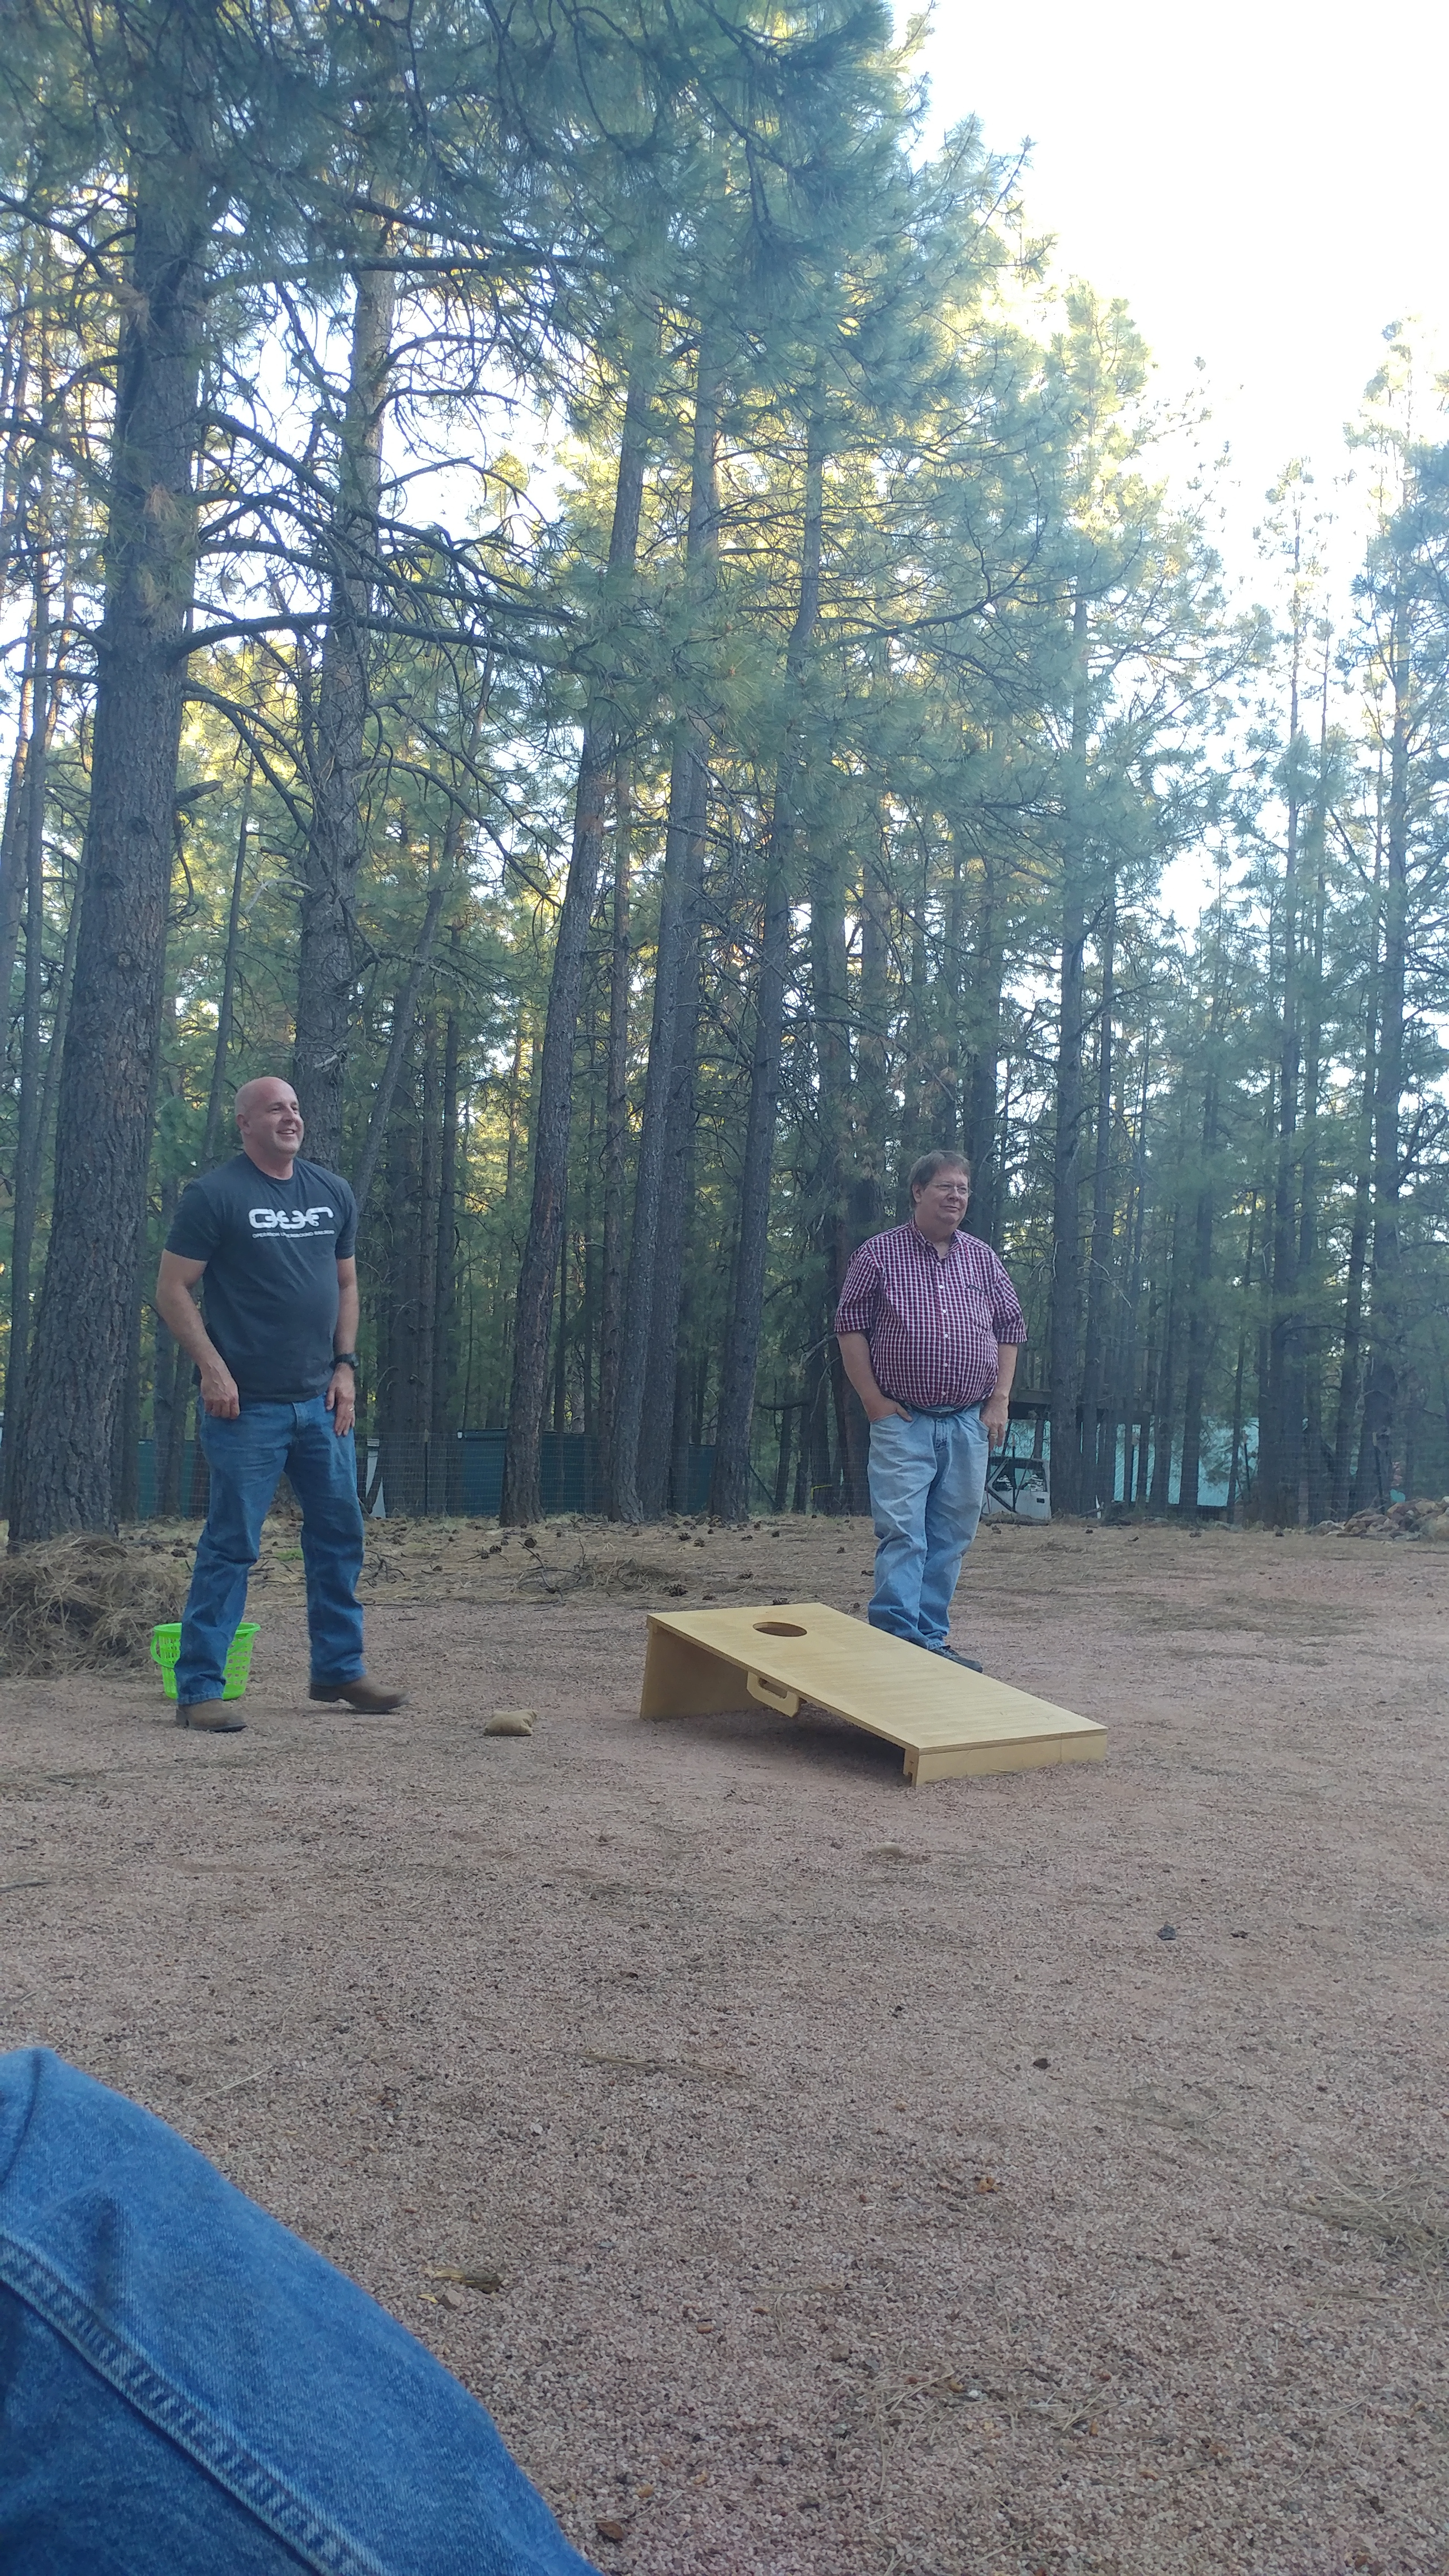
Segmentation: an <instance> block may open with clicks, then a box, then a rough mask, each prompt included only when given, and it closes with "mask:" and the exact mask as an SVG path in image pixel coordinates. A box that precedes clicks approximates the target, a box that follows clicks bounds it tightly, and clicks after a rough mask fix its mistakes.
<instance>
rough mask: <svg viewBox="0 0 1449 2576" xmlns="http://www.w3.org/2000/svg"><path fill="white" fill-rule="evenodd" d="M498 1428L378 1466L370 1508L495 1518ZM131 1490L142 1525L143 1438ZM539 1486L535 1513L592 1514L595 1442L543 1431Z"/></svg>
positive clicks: (499, 1477) (707, 1446)
mask: <svg viewBox="0 0 1449 2576" xmlns="http://www.w3.org/2000/svg"><path fill="white" fill-rule="evenodd" d="M507 1446H508V1434H507V1432H506V1431H462V1432H457V1433H455V1434H454V1436H453V1438H452V1439H451V1440H448V1441H423V1442H421V1443H416V1444H413V1445H411V1446H410V1447H409V1448H407V1449H403V1450H400V1451H399V1452H398V1454H397V1455H395V1456H394V1457H392V1458H384V1459H383V1461H382V1479H381V1486H380V1490H379V1493H378V1496H377V1501H376V1503H375V1504H374V1509H377V1508H378V1506H379V1505H380V1506H381V1507H382V1508H383V1509H384V1510H386V1511H390V1512H391V1513H392V1514H393V1515H394V1517H396V1516H397V1515H398V1514H399V1513H407V1512H420V1511H433V1512H453V1513H457V1514H461V1515H463V1516H464V1517H467V1518H472V1519H478V1520H495V1519H496V1518H497V1516H498V1506H499V1504H500V1503H501V1501H502V1499H503V1460H504V1454H505V1451H506V1449H507ZM191 1464H192V1443H191V1442H190V1441H189V1440H188V1441H187V1443H186V1445H185V1448H184V1449H183V1450H182V1453H181V1500H182V1509H183V1510H184V1509H185V1507H186V1503H187V1500H188V1498H189V1496H190V1493H191ZM137 1465H138V1475H137V1487H138V1492H139V1497H140V1512H141V1518H142V1519H143V1520H150V1519H152V1517H153V1516H154V1514H155V1510H156V1453H155V1444H154V1442H152V1441H150V1440H143V1441H141V1442H140V1444H139V1447H138V1452H137ZM376 1466H377V1443H376V1441H373V1442H371V1443H370V1444H369V1449H368V1473H369V1483H370V1482H371V1479H372V1475H373V1472H374V1471H375V1469H376ZM713 1470H714V1445H713V1443H712V1442H708V1441H707V1442H705V1443H704V1444H703V1446H700V1445H698V1444H691V1447H690V1452H689V1495H688V1500H687V1504H686V1509H687V1510H689V1511H691V1512H702V1511H704V1510H706V1509H707V1507H708V1504H709V1480H710V1477H711V1475H712V1473H713ZM539 1485H540V1489H541V1494H542V1501H543V1508H544V1511H545V1512H546V1513H550V1512H596V1511H598V1510H599V1509H600V1508H601V1505H600V1500H599V1444H598V1441H597V1440H596V1439H595V1438H594V1437H593V1436H592V1434H586V1433H584V1432H582V1431H545V1433H544V1434H543V1438H542V1441H541V1443H540V1455H539Z"/></svg>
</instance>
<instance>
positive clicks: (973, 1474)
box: [867, 1406, 991, 1648]
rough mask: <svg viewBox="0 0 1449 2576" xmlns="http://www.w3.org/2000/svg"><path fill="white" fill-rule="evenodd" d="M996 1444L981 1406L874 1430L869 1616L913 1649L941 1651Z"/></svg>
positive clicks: (891, 1420)
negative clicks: (872, 1570)
mask: <svg viewBox="0 0 1449 2576" xmlns="http://www.w3.org/2000/svg"><path fill="white" fill-rule="evenodd" d="M990 1456H991V1442H990V1439H989V1438H988V1436H987V1433H986V1432H985V1430H984V1429H983V1428H982V1422H981V1415H980V1412H979V1410H978V1409H977V1408H976V1407H974V1406H973V1407H971V1408H970V1409H969V1410H967V1411H966V1412H963V1413H952V1414H948V1415H946V1416H945V1417H944V1418H943V1419H941V1420H937V1419H936V1418H935V1417H934V1416H933V1415H931V1414H929V1413H913V1414H912V1415H911V1418H910V1420H909V1422H904V1421H902V1419H901V1417H900V1415H899V1414H898V1413H885V1414H882V1416H881V1418H880V1420H879V1422H873V1423H872V1424H871V1426H870V1467H869V1481H870V1508H871V1514H872V1517H873V1519H874V1521H875V1535H876V1541H877V1545H876V1551H875V1592H874V1595H873V1596H872V1599H871V1604H870V1609H869V1612H868V1613H867V1615H868V1617H869V1620H870V1624H871V1626H872V1627H873V1628H887V1629H889V1631H890V1633H891V1635H892V1636H893V1637H905V1638H907V1639H908V1640H909V1642H910V1643H911V1644H912V1645H913V1646H930V1647H932V1648H935V1647H940V1646H944V1644H945V1643H946V1639H947V1637H948V1636H949V1634H950V1627H951V1595H952V1593H953V1592H954V1591H955V1589H956V1578H957V1576H958V1575H959V1573H960V1571H961V1559H962V1557H963V1556H964V1555H965V1553H966V1550H967V1549H968V1547H969V1546H970V1544H971V1542H972V1540H973V1538H974V1537H975V1536H976V1524H977V1522H978V1521H979V1520H980V1518H981V1503H982V1498H983V1496H984V1494H985V1492H986V1469H987V1464H988V1462H989V1459H990Z"/></svg>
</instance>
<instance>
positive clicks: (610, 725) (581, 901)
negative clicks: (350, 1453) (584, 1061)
mask: <svg viewBox="0 0 1449 2576" xmlns="http://www.w3.org/2000/svg"><path fill="white" fill-rule="evenodd" d="M652 373H653V367H652V353H651V355H650V358H649V360H647V361H646V360H645V359H643V358H640V359H637V360H636V362H635V364H634V366H633V368H632V369H631V371H630V376H629V392H628V396H627V399H626V401H625V405H624V423H623V429H622V431H621V434H620V439H619V463H618V469H617V474H616V479H615V485H614V518H613V525H612V527H611V528H610V531H609V562H608V573H607V577H606V584H605V598H606V603H607V608H608V613H609V615H610V617H611V618H614V619H617V618H620V617H622V616H623V614H624V613H625V612H626V609H627V604H628V597H629V594H630V593H631V591H632V588H633V578H634V567H635V562H636V559H637V556H638V551H639V520H640V514H641V511H642V508H643V498H644V469H645V465H646V462H647V460H648V452H649V400H650V386H651V379H652ZM607 649H608V648H607V647H606V650H607ZM611 679H612V674H611V673H610V672H609V671H608V670H607V669H606V670H605V671H604V673H603V674H602V675H601V677H600V680H599V681H598V683H597V684H596V687H595V689H594V691H593V693H592V702H591V704H590V706H589V709H588V713H587V716H586V720H585V725H584V739H583V747H582V750H581V753H580V757H579V776H578V789H577V793H576V795H575V799H574V834H573V848H572V851H571V853H570V857H569V871H568V877H567V880H566V882H565V885H564V895H563V903H562V905H561V907H560V910H559V919H558V931H557V935H556V939H555V944H554V954H553V973H552V976H551V978H550V981H549V993H548V1016H547V1019H546V1021H545V1023H544V1033H543V1061H542V1064H541V1066H540V1069H539V1084H538V1103H537V1108H536V1110H535V1113H534V1130H533V1200H532V1205H531V1207H530V1210H529V1219H528V1233H527V1235H526V1237H525V1239H524V1246H523V1260H522V1263H521V1264H520V1268H519V1276H518V1293H517V1297H516V1300H515V1305H514V1331H513V1381H512V1386H511V1389H510V1392H509V1398H508V1452H507V1462H506V1465H505V1468H504V1477H503V1501H502V1506H501V1509H500V1512H499V1518H500V1520H501V1521H503V1522H505V1523H510V1524H513V1525H515V1526H517V1525H519V1524H526V1523H528V1522H530V1521H536V1520H537V1519H538V1518H539V1517H540V1514H541V1511H542V1501H541V1496H540V1486H539V1460H540V1452H539V1437H540V1434H541V1432H542V1429H543V1410H544V1399H545V1389H546V1385H547V1375H548V1325H549V1314H550V1311H551V1307H552V1301H553V1286H554V1281H555V1279H556V1277H557V1275H558V1266H559V1259H560V1247H561V1244H562V1239H563V1221H564V1200H565V1197H566V1195H567V1191H568V1163H569V1138H570V1135H571V1133H572V1126H573V1075H574V1045H575V1040H576V1037H577V1034H578V1022H579V1003H580V999H581V996H582V993H583V980H584V961H585V958H586V956H587V954H588V946H589V935H590V931H591V929H592V925H593V918H594V903H595V898H596V896H597V892H598V883H599V864H600V860H601V858H602V855H603V846H604V809H605V799H606V793H607V788H608V783H609V778H610V774H611V772H612V770H613V768H614V766H615V763H616V761H617V759H618V757H619V752H620V747H621V717H620V713H619V710H618V707H617V705H616V703H615V702H614V699H613V696H612V693H611Z"/></svg>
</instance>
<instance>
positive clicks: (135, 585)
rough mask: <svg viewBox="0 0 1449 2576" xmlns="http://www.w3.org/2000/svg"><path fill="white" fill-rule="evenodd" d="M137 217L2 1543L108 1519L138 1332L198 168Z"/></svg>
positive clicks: (176, 733)
mask: <svg viewBox="0 0 1449 2576" xmlns="http://www.w3.org/2000/svg"><path fill="white" fill-rule="evenodd" d="M186 42H187V38H186V36H185V33H184V31H183V33H182V34H181V36H180V38H179V43H180V45H182V46H184V45H185V44H186ZM169 104H170V107H171V112H172V113H173V114H174V116H175V117H176V119H177V122H178V123H181V122H182V121H184V119H185V117H186V116H187V115H189V114H190V113H192V112H193V110H194V109H195V108H196V107H197V106H198V104H199V101H198V99H197V97H196V95H195V94H194V92H193V90H192V87H191V72H190V64H189V62H188V61H186V60H184V59H183V60H182V61H181V62H180V64H179V66H178V80H177V86H176V93H175V96H174V98H173V100H172V101H171V102H169ZM168 183H169V185H168ZM133 204H134V217H133V222H134V231H133V249H132V258H131V271H130V281H129V282H130V288H131V293H130V296H129V298H128V301H127V305H126V311H125V318H124V322H123V325H122V332H121V347H120V363H119V369H118V376H117V390H116V405H115V422H114V431H113V444H112V469H111V491H110V503H109V518H108V529H107V539H106V562H107V575H108V578H107V594H106V603H105V609H104V613H103V617H102V623H101V631H100V635H99V638H98V644H97V666H98V676H97V686H96V701H95V718H94V727H93V735H92V754H91V795H90V809H89V817H88V821H87V827H86V845H85V864H84V869H83V873H82V877H81V888H80V897H79V900H80V904H81V920H80V928H79V932H78V939H77V950H76V979H75V1003H74V1006H73V1008H72V1011H71V1015H70V1021H69V1025H68V1028H67V1031H66V1045H65V1057H64V1062H63V1065H62V1069H61V1079H60V1096H59V1106H58V1117H57V1135H56V1154H55V1187H54V1198H53V1205H52V1215H51V1231H50V1247H49V1253H48V1257H47V1260H46V1269H45V1283H44V1286H43V1288H42V1290H41V1295H40V1303H39V1312H38V1315H37V1318H36V1328H35V1338H34V1345H33V1352H32V1357H31V1362H30V1372H29V1385H28V1391H27V1401H26V1406H25V1412H24V1416H23V1418H22V1421H21V1424H20V1426H19V1431H18V1435H17V1447H18V1456H16V1458H15V1461H14V1468H13V1475H12V1483H11V1498H12V1512H11V1523H10V1543H11V1546H12V1548H14V1547H18V1546H22V1545H24V1544H26V1543H27V1542H28V1541H30V1540H34V1539H42V1538H51V1537H54V1536H55V1535H56V1534H57V1532H59V1531H61V1530H64V1529H103V1528H105V1527H107V1526H108V1525H109V1524H110V1521H111V1518H112V1508H113V1502H114V1499H115V1485H114V1459H115V1452H116V1444H117V1429H118V1422H119V1419H120V1415H121V1411H122V1401H123V1396H124V1393H125V1385H126V1377H127V1366H128V1361H129V1358H130V1354H131V1349H132V1345H133V1341H134V1339H135V1335H136V1330H137V1311H138V1310H137V1295H136V1290H137V1277H138V1268H139V1262H140V1256H141V1251H142V1246H143V1242H144V1222H145V1205H146V1169H147V1162H148V1159H149V1153H150V1143H151V1105H152V1099H153V1094H154V1076H155V1067H156V1060H157V1046H158V1034H159V1021H160V1006H161V980H162V972H163V968H164V962H165V953H166V917H167V907H168V899H169V893H170V882H171V865H172V855H173V816H174V804H175V792H176V761H177V751H178V746H179V741H180V730H181V707H182V695H183V688H184V681H185V671H186V649H185V637H186V627H187V622H188V617H189V612H190V604H191V597H192V586H193V572H194V550H195V505H194V497H193V488H192V472H193V463H194V458H195V453H196V447H197V441H198V436H199V419H198V411H197V398H198V392H199V384H200V356H201V345H202V281H201V273H200V259H201V252H202V247H203V244H204V242H205V239H206V230H207V209H206V206H205V201H204V193H203V189H202V186H201V183H200V174H199V171H198V170H197V168H196V166H195V164H194V163H191V162H188V161H185V160H183V159H182V158H181V157H180V155H179V154H178V155H177V157H176V158H175V159H173V160H172V161H171V162H170V163H167V162H165V161H162V160H153V161H143V162H141V163H139V164H138V168H137V175H136V193H135V197H134V200H133Z"/></svg>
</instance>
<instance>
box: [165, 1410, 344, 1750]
mask: <svg viewBox="0 0 1449 2576" xmlns="http://www.w3.org/2000/svg"><path fill="white" fill-rule="evenodd" d="M201 1445H202V1448H203V1449H204V1450H205V1452H206V1463H207V1466H208V1467H209V1468H210V1470H211V1504H210V1508H209V1510H208V1512H207V1515H206V1527H205V1529H204V1530H203V1531H202V1533H201V1540H200V1544H199V1546H198V1547H197V1551H196V1564H195V1567H194V1568H193V1571H192V1576H191V1590H190V1592H189V1593H188V1594H187V1598H186V1609H185V1612H184V1614H183V1617H182V1621H181V1653H180V1655H179V1657H178V1658H177V1664H176V1696H177V1699H178V1700H179V1701H180V1702H181V1704H182V1706H183V1707H186V1706H189V1705H190V1704H191V1703H192V1702H194V1701H196V1700H206V1699H220V1697H221V1693H222V1685H223V1681H224V1679H225V1669H226V1658H227V1652H228V1649H229V1648H230V1645H231V1642H232V1639H233V1637H234V1636H235V1635H236V1632H237V1628H238V1626H239V1625H240V1622H241V1616H242V1612H243V1611H244V1610H245V1608H246V1602H247V1576H248V1574H249V1572H250V1571H251V1568H252V1566H253V1565H254V1564H255V1562H256V1559H257V1556H258V1554H259V1552H260V1549H261V1544H262V1523H263V1521H264V1520H265V1519H266V1516H267V1513H268V1512H269V1510H270V1509H271V1502H272V1496H273V1494H274V1493H275V1492H276V1490H277V1479H278V1477H279V1476H280V1475H281V1473H282V1471H283V1469H284V1468H285V1470H286V1472H287V1474H288V1475H289V1476H290V1477H291V1480H292V1490H293V1492H294V1493H295V1495H296V1497H297V1500H298V1502H299V1503H300V1504H301V1506H302V1561H303V1565H304V1568H305V1570H306V1576H307V1626H308V1629H309V1631H310V1634H311V1639H312V1679H313V1681H314V1682H355V1681H356V1679H357V1677H358V1675H359V1673H360V1672H361V1671H362V1609H361V1605H360V1603H359V1602H358V1599H357V1593H356V1585H357V1578H358V1576H359V1574H360V1573H361V1572H362V1506H361V1504H360V1503H359V1501H358V1499H357V1454H356V1451H355V1449H354V1446H353V1440H352V1434H351V1432H350V1431H346V1432H344V1433H343V1434H342V1436H341V1438H340V1439H339V1438H338V1435H337V1433H336V1432H335V1431H334V1430H333V1428H332V1416H331V1414H330V1413H329V1412H328V1410H327V1407H326V1404H325V1403H324V1402H323V1399H322V1397H321V1396H320V1395H317V1396H313V1397H312V1399H311V1401H310V1402H309V1403H306V1404H251V1403H245V1404H243V1406H242V1409H241V1411H240V1413H239V1414H238V1415H237V1417H236V1420H235V1421H234V1422H223V1421H219V1420H216V1419H214V1418H213V1417H212V1415H211V1414H209V1413H204V1414H203V1415H202V1417H201Z"/></svg>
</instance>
